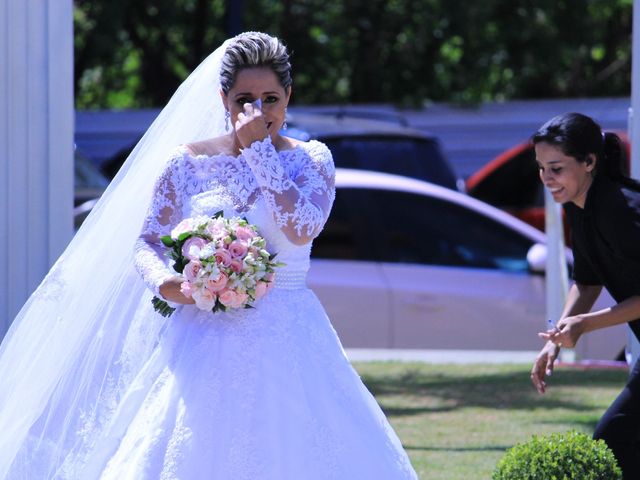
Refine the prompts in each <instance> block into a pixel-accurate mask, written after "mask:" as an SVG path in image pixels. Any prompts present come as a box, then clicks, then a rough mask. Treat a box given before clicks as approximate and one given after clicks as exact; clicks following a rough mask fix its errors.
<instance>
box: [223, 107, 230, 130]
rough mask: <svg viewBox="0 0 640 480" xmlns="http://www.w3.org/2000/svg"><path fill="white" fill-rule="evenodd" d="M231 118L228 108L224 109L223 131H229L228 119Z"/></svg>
mask: <svg viewBox="0 0 640 480" xmlns="http://www.w3.org/2000/svg"><path fill="white" fill-rule="evenodd" d="M230 119H231V114H230V113H229V110H225V111H224V131H225V132H228V131H229V120H230Z"/></svg>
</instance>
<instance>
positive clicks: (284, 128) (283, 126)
mask: <svg viewBox="0 0 640 480" xmlns="http://www.w3.org/2000/svg"><path fill="white" fill-rule="evenodd" d="M282 129H283V130H286V129H287V107H284V123H283V124H282Z"/></svg>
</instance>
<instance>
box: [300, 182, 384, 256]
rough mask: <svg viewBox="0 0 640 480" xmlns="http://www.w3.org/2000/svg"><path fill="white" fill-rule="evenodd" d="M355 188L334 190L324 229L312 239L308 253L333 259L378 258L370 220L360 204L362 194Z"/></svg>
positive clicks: (363, 198) (363, 197)
mask: <svg viewBox="0 0 640 480" xmlns="http://www.w3.org/2000/svg"><path fill="white" fill-rule="evenodd" d="M358 193H359V192H358V190H355V191H354V190H343V189H338V190H337V191H336V198H335V201H334V202H333V207H332V209H331V214H330V215H329V219H328V220H327V223H326V224H325V226H324V229H323V230H322V232H321V233H320V235H319V236H318V238H316V239H315V240H314V241H313V247H312V249H311V256H312V257H315V258H328V259H337V260H370V261H376V260H378V259H379V257H378V254H377V251H378V248H377V246H376V239H375V238H372V237H371V234H370V228H371V223H370V221H369V219H368V216H367V215H362V214H361V213H362V212H366V209H365V208H364V205H362V204H361V203H360V202H361V201H362V200H366V195H365V196H363V195H359V194H358Z"/></svg>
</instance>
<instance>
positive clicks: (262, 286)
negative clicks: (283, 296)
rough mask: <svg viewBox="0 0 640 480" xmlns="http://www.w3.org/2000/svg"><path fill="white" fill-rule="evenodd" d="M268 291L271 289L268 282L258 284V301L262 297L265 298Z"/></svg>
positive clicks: (256, 294)
mask: <svg viewBox="0 0 640 480" xmlns="http://www.w3.org/2000/svg"><path fill="white" fill-rule="evenodd" d="M268 289H269V284H268V283H267V282H258V283H257V284H256V293H255V297H256V300H260V299H261V298H262V297H264V295H265V293H267V290H268Z"/></svg>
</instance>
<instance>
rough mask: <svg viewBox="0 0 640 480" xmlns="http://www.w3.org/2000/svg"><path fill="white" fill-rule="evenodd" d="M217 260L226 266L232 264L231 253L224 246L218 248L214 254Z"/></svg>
mask: <svg viewBox="0 0 640 480" xmlns="http://www.w3.org/2000/svg"><path fill="white" fill-rule="evenodd" d="M214 256H215V257H216V262H217V263H219V264H220V265H222V266H224V267H228V266H229V265H231V254H230V253H229V252H228V251H227V250H226V249H224V248H218V249H217V250H216V253H215V255H214Z"/></svg>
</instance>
